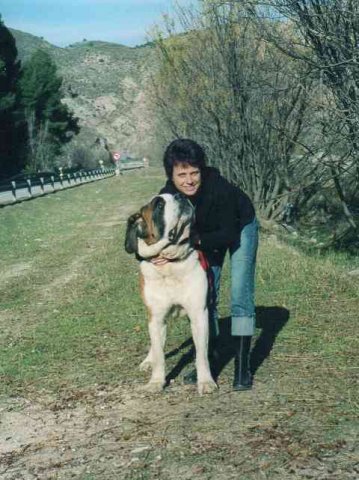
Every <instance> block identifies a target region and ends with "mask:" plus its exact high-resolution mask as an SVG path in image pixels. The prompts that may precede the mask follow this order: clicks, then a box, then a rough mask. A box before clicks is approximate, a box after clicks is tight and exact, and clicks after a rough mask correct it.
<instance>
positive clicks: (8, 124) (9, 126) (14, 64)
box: [0, 15, 21, 178]
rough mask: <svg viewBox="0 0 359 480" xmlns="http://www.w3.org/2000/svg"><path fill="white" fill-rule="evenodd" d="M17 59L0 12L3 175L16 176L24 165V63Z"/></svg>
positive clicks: (0, 150) (0, 170)
mask: <svg viewBox="0 0 359 480" xmlns="http://www.w3.org/2000/svg"><path fill="white" fill-rule="evenodd" d="M16 58H17V49H16V44H15V39H14V37H13V36H12V35H11V33H10V31H9V30H8V29H7V28H6V26H5V25H4V23H3V21H2V20H1V15H0V178H4V177H6V176H9V175H12V174H14V173H16V172H17V171H18V170H19V169H20V168H21V158H20V155H19V136H20V135H19V132H20V127H19V126H18V125H17V123H16V114H17V101H16V88H17V84H18V80H19V77H20V62H19V61H17V60H16Z"/></svg>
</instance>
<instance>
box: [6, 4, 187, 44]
mask: <svg viewBox="0 0 359 480" xmlns="http://www.w3.org/2000/svg"><path fill="white" fill-rule="evenodd" d="M195 1H196V0H178V3H179V4H180V5H181V6H187V5H190V4H193V3H195ZM171 12H173V2H172V0H0V14H1V16H2V20H3V22H4V23H5V25H6V26H7V27H10V28H15V29H17V30H21V31H23V32H27V33H32V34H33V35H36V36H38V37H43V38H44V39H45V40H47V41H48V42H50V43H52V44H53V45H56V46H58V47H66V46H68V45H70V44H72V43H75V42H81V41H82V40H84V39H86V40H102V41H106V42H115V43H121V44H123V45H128V46H130V47H133V46H135V45H141V44H143V43H145V42H146V41H147V40H148V37H147V36H146V32H148V31H149V30H150V29H151V27H153V25H155V24H158V23H160V22H161V17H162V15H163V14H171Z"/></svg>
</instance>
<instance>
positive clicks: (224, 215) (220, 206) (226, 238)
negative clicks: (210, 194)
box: [199, 192, 238, 250]
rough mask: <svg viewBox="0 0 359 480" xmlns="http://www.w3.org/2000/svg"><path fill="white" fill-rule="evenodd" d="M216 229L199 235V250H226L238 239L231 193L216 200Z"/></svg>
mask: <svg viewBox="0 0 359 480" xmlns="http://www.w3.org/2000/svg"><path fill="white" fill-rule="evenodd" d="M216 208H217V214H218V215H219V221H218V228H217V229H216V230H213V231H212V232H202V233H201V234H200V241H201V243H200V246H199V248H200V249H203V250H217V249H222V248H227V247H228V246H229V245H230V244H231V243H232V242H234V241H235V240H236V238H237V237H238V227H237V219H236V209H235V201H234V198H233V194H232V192H228V193H227V194H225V195H222V196H221V197H220V198H218V199H217V206H216Z"/></svg>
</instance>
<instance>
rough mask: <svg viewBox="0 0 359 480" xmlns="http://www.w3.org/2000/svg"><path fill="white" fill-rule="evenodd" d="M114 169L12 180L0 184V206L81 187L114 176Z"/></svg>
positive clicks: (136, 164) (129, 166)
mask: <svg viewBox="0 0 359 480" xmlns="http://www.w3.org/2000/svg"><path fill="white" fill-rule="evenodd" d="M143 167H144V164H143V162H129V163H128V164H123V165H121V172H122V170H132V169H135V168H143ZM115 172H116V169H115V168H113V167H111V168H98V169H94V170H81V171H78V172H72V173H63V174H49V175H46V176H45V175H39V176H36V177H34V176H32V177H29V178H27V179H21V180H12V181H8V182H2V183H1V184H0V206H4V205H10V204H13V203H17V202H22V201H23V200H29V199H31V198H36V197H39V196H42V195H46V194H48V193H53V192H57V191H60V190H65V189H67V188H72V187H76V186H78V185H83V184H84V183H90V182H94V181H96V180H102V179H104V178H108V177H111V176H114V175H115Z"/></svg>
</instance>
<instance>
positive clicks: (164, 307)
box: [125, 194, 217, 395]
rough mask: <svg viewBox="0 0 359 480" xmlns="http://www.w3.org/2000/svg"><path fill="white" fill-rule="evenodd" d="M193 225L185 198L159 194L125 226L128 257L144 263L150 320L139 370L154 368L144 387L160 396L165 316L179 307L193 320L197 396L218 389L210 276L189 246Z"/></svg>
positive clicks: (143, 286)
mask: <svg viewBox="0 0 359 480" xmlns="http://www.w3.org/2000/svg"><path fill="white" fill-rule="evenodd" d="M193 221H194V208H193V207H192V204H191V203H190V202H189V200H188V199H186V197H185V196H183V195H182V194H176V195H170V194H162V195H157V196H155V197H154V198H153V199H152V200H151V201H150V202H149V203H148V204H147V205H145V206H144V207H142V208H141V209H140V211H139V212H137V213H135V214H134V215H131V217H130V218H129V219H128V221H127V231H126V240H125V249H126V251H127V252H128V253H136V254H137V256H138V257H139V258H140V260H141V261H140V271H141V273H140V286H141V295H142V299H143V301H144V303H145V305H146V308H147V311H148V316H149V322H148V327H149V333H150V339H151V347H150V350H149V353H148V355H147V357H146V358H145V360H144V361H143V362H142V363H141V365H140V368H141V369H143V370H146V369H148V368H151V369H152V376H151V379H150V381H149V383H148V384H147V385H146V387H145V388H146V390H148V391H150V392H160V391H162V389H163V388H164V386H165V383H166V379H165V358H164V351H163V349H164V345H165V340H166V325H165V317H166V314H167V313H168V312H169V310H170V309H171V308H172V307H173V306H178V305H179V306H181V307H183V308H184V310H185V311H186V313H187V315H188V317H189V318H190V320H191V330H192V336H193V341H194V345H195V348H196V369H197V379H198V383H197V386H198V392H199V394H200V395H202V394H204V393H211V392H213V391H214V390H215V389H216V388H217V385H216V383H215V382H214V380H213V378H212V376H211V372H210V369H209V363H208V354H207V353H208V352H207V350H208V348H207V346H208V309H207V301H206V299H207V289H208V283H207V274H206V272H205V270H204V269H203V267H202V266H201V264H200V262H199V257H198V252H197V250H195V249H194V248H193V246H191V243H190V229H191V226H192V224H193ZM154 257H161V258H163V259H166V260H168V262H167V263H164V264H162V265H156V264H155V263H152V262H151V259H152V258H154Z"/></svg>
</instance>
